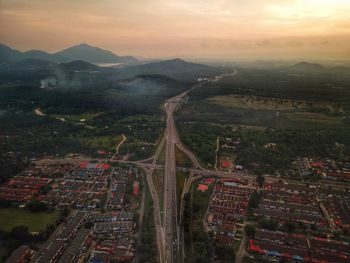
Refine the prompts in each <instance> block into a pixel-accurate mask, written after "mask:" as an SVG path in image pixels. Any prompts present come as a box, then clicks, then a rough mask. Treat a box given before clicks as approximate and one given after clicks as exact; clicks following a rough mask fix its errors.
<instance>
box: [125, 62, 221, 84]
mask: <svg viewBox="0 0 350 263" xmlns="http://www.w3.org/2000/svg"><path fill="white" fill-rule="evenodd" d="M122 71H123V72H124V73H125V74H127V75H129V76H136V75H154V74H158V75H165V76H168V77H171V78H174V79H179V80H188V81H196V80H197V79H198V78H201V77H210V76H214V75H217V74H219V73H221V72H223V69H221V68H216V67H210V66H207V65H202V64H196V63H191V62H187V61H185V60H182V59H179V58H176V59H172V60H164V61H158V62H152V63H147V64H142V65H137V66H131V67H126V68H124V69H122Z"/></svg>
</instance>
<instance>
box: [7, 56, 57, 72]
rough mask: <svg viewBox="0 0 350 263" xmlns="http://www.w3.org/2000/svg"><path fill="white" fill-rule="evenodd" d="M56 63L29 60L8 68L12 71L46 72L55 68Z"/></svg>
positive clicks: (34, 59) (13, 64)
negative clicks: (45, 70)
mask: <svg viewBox="0 0 350 263" xmlns="http://www.w3.org/2000/svg"><path fill="white" fill-rule="evenodd" d="M55 64H56V63H54V62H52V61H47V60H42V59H36V58H28V59H24V60H21V61H17V62H14V63H11V64H10V65H9V66H8V68H9V69H10V70H44V69H49V68H51V67H53V66H54V65H55Z"/></svg>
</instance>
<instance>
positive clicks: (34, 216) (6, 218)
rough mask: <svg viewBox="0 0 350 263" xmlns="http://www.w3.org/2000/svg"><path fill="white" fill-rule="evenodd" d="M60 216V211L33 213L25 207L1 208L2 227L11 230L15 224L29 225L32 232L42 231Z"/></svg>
mask: <svg viewBox="0 0 350 263" xmlns="http://www.w3.org/2000/svg"><path fill="white" fill-rule="evenodd" d="M58 217H59V212H58V211H54V212H52V213H47V212H40V213H31V212H29V211H27V210H25V209H19V208H1V209H0V229H1V230H6V231H10V230H11V229H12V228H14V227H15V226H27V227H28V228H29V231H30V232H40V231H42V230H45V228H46V226H47V225H48V224H54V223H55V221H56V220H57V219H58Z"/></svg>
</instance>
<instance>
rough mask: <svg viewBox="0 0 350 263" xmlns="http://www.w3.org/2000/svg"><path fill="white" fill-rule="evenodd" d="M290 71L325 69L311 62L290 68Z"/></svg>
mask: <svg viewBox="0 0 350 263" xmlns="http://www.w3.org/2000/svg"><path fill="white" fill-rule="evenodd" d="M288 69H289V70H294V71H319V70H324V69H325V68H324V67H323V66H322V65H320V64H317V63H309V62H305V61H303V62H300V63H297V64H295V65H293V66H290V67H289V68H288Z"/></svg>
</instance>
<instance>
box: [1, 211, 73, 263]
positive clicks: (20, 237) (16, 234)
mask: <svg viewBox="0 0 350 263" xmlns="http://www.w3.org/2000/svg"><path fill="white" fill-rule="evenodd" d="M68 215H69V209H63V210H61V211H60V217H59V218H58V219H57V221H56V222H55V224H49V225H47V226H46V228H45V230H43V231H41V232H40V233H38V234H31V233H30V232H29V229H28V227H26V226H15V227H14V228H12V229H11V230H10V231H5V230H0V244H1V248H2V255H1V258H0V261H1V262H2V261H5V260H6V258H7V257H9V256H10V254H11V252H12V251H13V250H15V249H16V248H17V247H19V246H21V245H25V244H26V245H29V246H34V242H42V241H44V240H46V239H47V238H49V237H50V235H51V234H52V233H53V232H54V231H55V229H56V228H57V226H58V225H59V224H60V223H61V222H62V221H63V220H64V219H65V218H66V217H67V216H68Z"/></svg>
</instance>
